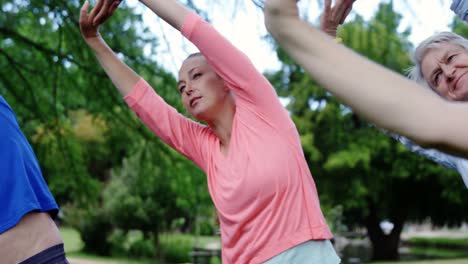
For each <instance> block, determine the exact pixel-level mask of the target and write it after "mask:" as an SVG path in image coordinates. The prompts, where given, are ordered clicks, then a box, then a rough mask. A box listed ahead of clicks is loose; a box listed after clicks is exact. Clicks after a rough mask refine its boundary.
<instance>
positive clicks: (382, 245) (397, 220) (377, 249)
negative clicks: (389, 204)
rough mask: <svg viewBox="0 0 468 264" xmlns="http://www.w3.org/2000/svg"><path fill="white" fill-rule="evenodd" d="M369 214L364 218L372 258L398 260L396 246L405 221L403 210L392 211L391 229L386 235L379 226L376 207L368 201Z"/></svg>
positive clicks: (398, 243)
mask: <svg viewBox="0 0 468 264" xmlns="http://www.w3.org/2000/svg"><path fill="white" fill-rule="evenodd" d="M368 206H369V215H368V216H367V217H366V219H365V226H366V228H367V234H368V236H369V239H370V241H371V243H372V260H398V259H399V258H400V254H399V252H398V248H399V245H400V235H401V231H402V229H403V224H404V221H405V218H406V217H405V216H406V214H405V212H404V211H403V210H399V211H397V212H394V216H393V217H392V219H391V221H392V223H393V224H394V227H393V230H392V231H391V233H390V234H388V235H386V234H385V233H384V232H383V231H382V229H381V228H380V221H381V220H382V219H379V218H378V217H377V208H376V206H375V203H374V202H372V201H368Z"/></svg>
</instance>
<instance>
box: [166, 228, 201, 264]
mask: <svg viewBox="0 0 468 264" xmlns="http://www.w3.org/2000/svg"><path fill="white" fill-rule="evenodd" d="M160 239H161V242H160V250H161V255H162V256H163V257H164V259H165V260H167V261H168V262H170V263H187V262H190V261H191V258H190V252H191V251H192V248H193V246H194V245H195V240H194V238H193V237H192V236H187V235H176V234H171V235H168V234H166V235H163V236H161V237H160Z"/></svg>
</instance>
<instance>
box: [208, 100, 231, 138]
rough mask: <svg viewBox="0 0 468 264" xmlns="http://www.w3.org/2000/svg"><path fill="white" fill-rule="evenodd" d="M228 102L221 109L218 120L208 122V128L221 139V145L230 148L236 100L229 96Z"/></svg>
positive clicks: (217, 116)
mask: <svg viewBox="0 0 468 264" xmlns="http://www.w3.org/2000/svg"><path fill="white" fill-rule="evenodd" d="M227 100H228V102H226V103H225V104H223V107H221V109H219V111H218V113H217V115H216V118H214V119H212V120H211V121H209V122H207V123H208V126H209V127H210V128H211V130H212V131H213V132H214V133H215V135H216V136H217V137H218V138H219V140H220V142H221V145H223V146H228V145H229V142H230V141H231V129H232V121H233V120H234V114H235V113H236V105H235V103H234V98H232V96H229V98H228V99H227Z"/></svg>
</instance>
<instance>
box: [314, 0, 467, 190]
mask: <svg viewBox="0 0 468 264" xmlns="http://www.w3.org/2000/svg"><path fill="white" fill-rule="evenodd" d="M353 3H354V0H337V1H336V2H335V5H334V6H333V7H331V0H326V1H325V8H324V11H323V13H322V17H321V23H320V26H321V29H322V31H323V32H325V33H327V34H328V35H330V36H331V37H334V38H336V34H337V33H336V32H337V28H338V26H339V25H340V24H342V23H343V22H344V20H345V19H346V17H347V15H348V14H349V12H350V11H351V8H352V5H353ZM465 3H468V2H467V1H459V2H457V3H456V5H455V2H454V5H452V8H453V6H456V7H457V9H456V10H458V12H459V13H460V14H462V13H464V10H465V9H467V8H468V4H465ZM465 11H466V10H465ZM459 48H463V49H465V50H468V40H466V39H465V38H463V37H461V36H459V35H457V34H455V33H453V32H441V33H437V34H435V35H433V36H431V37H429V38H427V39H426V40H424V41H423V42H421V44H419V45H418V47H417V48H416V50H415V52H414V53H413V54H412V56H411V57H412V60H413V62H414V66H413V67H412V68H411V70H410V71H409V78H410V79H412V80H414V81H416V82H418V83H420V84H421V85H423V86H425V87H428V88H430V89H432V90H433V91H434V92H436V93H437V94H438V95H440V96H441V97H443V98H446V99H447V100H451V101H461V102H465V101H468V87H464V89H458V90H450V89H447V88H446V87H442V89H441V88H440V87H439V88H438V87H435V86H434V85H432V84H431V81H430V79H428V78H425V77H424V74H423V72H422V65H423V62H424V65H425V66H426V67H427V66H428V61H429V60H430V59H431V58H432V56H431V54H432V53H435V52H442V53H443V52H450V50H452V49H459ZM384 132H385V133H387V134H389V135H390V136H391V137H393V138H395V139H396V140H398V141H399V142H401V143H402V144H403V145H405V146H406V147H407V148H408V149H409V150H410V151H412V152H414V153H417V154H419V155H421V156H424V157H426V158H429V159H431V160H433V161H435V162H437V163H439V164H441V165H443V166H444V167H446V168H449V169H453V170H457V171H458V173H460V175H461V176H462V179H463V181H464V183H465V186H466V187H467V188H468V160H467V159H464V158H461V157H457V156H453V155H450V154H447V153H444V152H441V151H439V150H436V149H430V148H423V147H421V146H419V145H417V144H416V143H414V142H413V141H412V140H410V139H408V138H407V137H404V136H401V135H398V134H395V133H389V132H388V131H384Z"/></svg>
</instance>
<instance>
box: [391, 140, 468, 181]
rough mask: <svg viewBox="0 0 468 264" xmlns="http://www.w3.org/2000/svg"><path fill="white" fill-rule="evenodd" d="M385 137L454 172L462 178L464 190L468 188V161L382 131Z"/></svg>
mask: <svg viewBox="0 0 468 264" xmlns="http://www.w3.org/2000/svg"><path fill="white" fill-rule="evenodd" d="M384 132H385V133H386V134H387V135H389V136H391V137H393V138H394V139H396V140H398V141H399V142H400V143H402V144H403V145H405V146H406V147H407V148H408V149H409V150H410V151H411V152H414V153H416V154H419V155H421V156H423V157H426V158H428V159H431V160H433V161H435V162H437V163H439V164H441V165H442V166H444V167H446V168H448V169H452V170H456V171H458V173H460V175H461V176H462V178H463V182H464V183H465V186H466V188H468V160H467V159H464V158H460V157H456V156H452V155H450V154H446V153H443V152H441V151H439V150H436V149H425V148H423V147H421V146H418V145H416V143H414V142H413V141H411V140H410V139H408V138H406V137H403V136H400V135H397V134H393V133H389V132H388V131H384Z"/></svg>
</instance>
